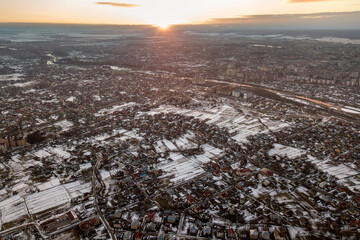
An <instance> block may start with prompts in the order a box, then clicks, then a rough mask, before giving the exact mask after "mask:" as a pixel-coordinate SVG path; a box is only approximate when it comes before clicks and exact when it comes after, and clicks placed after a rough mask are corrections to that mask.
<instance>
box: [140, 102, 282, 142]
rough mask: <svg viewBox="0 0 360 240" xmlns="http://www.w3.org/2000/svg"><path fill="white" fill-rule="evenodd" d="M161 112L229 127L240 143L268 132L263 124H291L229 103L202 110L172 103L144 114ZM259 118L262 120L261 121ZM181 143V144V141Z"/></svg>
mask: <svg viewBox="0 0 360 240" xmlns="http://www.w3.org/2000/svg"><path fill="white" fill-rule="evenodd" d="M159 113H174V114H180V115H185V116H191V117H194V118H197V119H199V120H202V121H205V122H206V123H207V124H210V125H216V126H218V127H221V128H222V127H224V128H227V129H228V130H229V132H230V133H233V134H234V136H233V137H232V139H234V140H236V141H237V142H239V143H246V142H247V141H248V140H247V137H248V136H252V135H255V134H257V133H262V132H264V133H265V132H268V130H267V129H266V127H264V126H263V124H265V125H266V126H267V127H268V128H269V129H270V130H273V131H278V130H281V129H282V128H285V127H288V126H289V125H288V124H287V123H282V122H280V121H270V120H268V119H258V118H256V117H255V116H251V115H248V114H243V113H239V112H238V111H237V110H235V109H234V108H233V107H231V106H228V105H222V106H218V107H214V108H210V107H209V108H204V109H202V110H190V109H185V108H178V107H175V106H171V105H161V106H160V107H158V108H156V109H153V110H151V111H149V112H145V113H142V114H149V115H155V114H159ZM259 120H261V122H260V121H259ZM176 143H177V142H176ZM179 144H180V145H181V142H180V143H179Z"/></svg>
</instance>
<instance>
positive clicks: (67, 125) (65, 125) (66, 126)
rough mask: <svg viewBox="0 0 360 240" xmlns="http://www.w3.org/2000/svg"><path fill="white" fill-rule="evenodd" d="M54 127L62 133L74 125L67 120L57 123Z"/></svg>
mask: <svg viewBox="0 0 360 240" xmlns="http://www.w3.org/2000/svg"><path fill="white" fill-rule="evenodd" d="M54 125H55V126H58V127H61V128H62V131H63V132H66V131H68V130H70V128H71V127H72V126H73V125H74V124H73V123H72V122H70V121H68V120H63V121H59V122H57V123H55V124H54Z"/></svg>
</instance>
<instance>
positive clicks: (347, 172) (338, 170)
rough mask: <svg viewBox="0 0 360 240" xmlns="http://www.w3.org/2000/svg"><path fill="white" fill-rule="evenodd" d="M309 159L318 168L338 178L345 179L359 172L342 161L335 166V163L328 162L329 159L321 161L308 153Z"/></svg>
mask: <svg viewBox="0 0 360 240" xmlns="http://www.w3.org/2000/svg"><path fill="white" fill-rule="evenodd" d="M308 159H309V160H310V161H311V162H312V163H314V164H315V165H316V167H317V168H318V169H320V170H321V171H323V172H326V173H328V174H330V175H332V176H334V177H336V178H337V179H344V178H348V177H350V176H354V175H357V174H359V172H358V171H356V170H354V169H352V168H350V167H348V166H345V165H344V164H342V163H341V164H339V165H336V166H334V165H332V164H330V163H328V161H320V160H318V159H316V158H314V157H312V156H310V155H308Z"/></svg>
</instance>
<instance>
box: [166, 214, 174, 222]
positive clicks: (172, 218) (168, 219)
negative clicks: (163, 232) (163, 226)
mask: <svg viewBox="0 0 360 240" xmlns="http://www.w3.org/2000/svg"><path fill="white" fill-rule="evenodd" d="M166 221H167V222H168V223H175V222H176V217H175V216H173V215H169V216H168V217H167V219H166Z"/></svg>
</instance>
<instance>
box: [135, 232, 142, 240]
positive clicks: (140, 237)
mask: <svg viewBox="0 0 360 240" xmlns="http://www.w3.org/2000/svg"><path fill="white" fill-rule="evenodd" d="M142 237H143V234H142V232H137V233H135V236H134V238H135V240H141V239H142Z"/></svg>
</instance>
